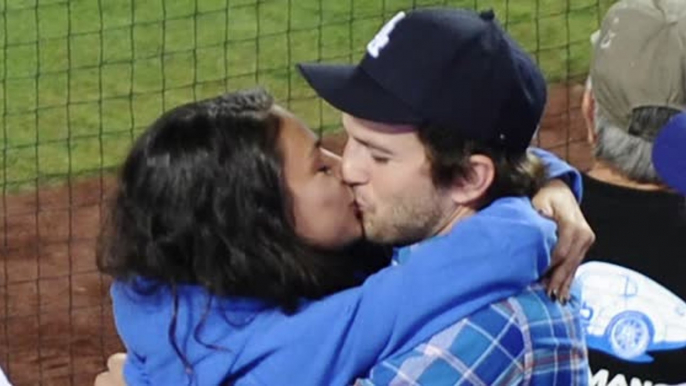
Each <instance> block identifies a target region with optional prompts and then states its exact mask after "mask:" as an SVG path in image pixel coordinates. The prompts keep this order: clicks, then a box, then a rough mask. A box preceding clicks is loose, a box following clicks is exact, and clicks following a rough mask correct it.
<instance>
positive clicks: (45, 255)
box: [0, 84, 590, 386]
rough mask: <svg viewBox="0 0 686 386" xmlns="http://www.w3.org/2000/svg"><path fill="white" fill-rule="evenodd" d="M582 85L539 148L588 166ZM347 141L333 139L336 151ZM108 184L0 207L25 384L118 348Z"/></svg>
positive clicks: (1, 344)
mask: <svg viewBox="0 0 686 386" xmlns="http://www.w3.org/2000/svg"><path fill="white" fill-rule="evenodd" d="M581 92H582V86H581V85H579V84H573V85H570V86H569V87H567V86H566V85H555V86H552V87H551V88H550V93H549V105H548V108H547V110H546V115H545V118H544V120H543V123H542V125H541V129H540V131H539V134H538V139H537V144H538V145H539V146H541V147H544V148H547V149H551V150H553V151H554V152H556V153H557V154H559V155H560V156H562V157H563V158H565V159H568V160H569V161H570V162H571V163H573V164H574V165H576V166H577V167H579V168H580V169H586V168H587V167H588V166H589V165H590V157H589V155H588V150H589V149H588V146H587V145H586V144H585V136H586V134H585V131H584V125H583V120H582V118H581V114H580V112H579V103H580V98H581ZM343 141H344V137H343V136H342V135H334V136H330V137H329V138H327V139H326V144H327V146H329V147H331V148H333V149H338V150H340V149H341V148H342V144H343ZM111 186H112V179H111V177H104V178H95V179H88V180H79V181H72V182H71V183H70V184H67V185H64V186H60V187H48V188H42V189H40V190H39V191H37V192H32V193H28V194H20V195H8V196H6V197H4V199H3V200H2V202H1V203H0V205H1V207H0V212H1V213H2V214H3V216H2V223H0V232H1V233H0V234H2V237H3V242H2V244H1V245H2V247H0V256H1V258H2V260H1V261H2V262H1V263H0V365H1V366H2V368H4V369H5V372H6V373H7V374H8V377H9V378H10V380H11V381H12V382H13V383H14V384H15V385H17V386H22V385H89V384H92V382H93V378H94V376H95V374H97V373H98V372H99V371H101V370H102V369H103V368H104V363H105V360H106V358H107V356H108V355H109V354H110V353H113V352H116V351H121V349H122V346H121V343H120V342H119V340H118V338H117V336H116V332H115V330H114V326H113V322H112V316H111V306H110V300H109V297H108V294H107V290H108V281H107V280H106V279H104V278H103V277H102V276H101V275H100V274H98V272H97V270H96V267H95V262H94V260H95V259H94V245H95V238H96V235H97V231H98V226H99V223H100V219H101V216H102V211H103V208H102V204H103V197H104V196H105V194H106V192H107V191H108V190H109V189H110V188H111Z"/></svg>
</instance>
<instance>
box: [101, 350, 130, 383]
mask: <svg viewBox="0 0 686 386" xmlns="http://www.w3.org/2000/svg"><path fill="white" fill-rule="evenodd" d="M125 361H126V354H124V353H116V354H113V355H111V356H110V357H109V358H108V359H107V371H105V372H102V373H100V374H98V376H97V377H95V384H94V386H126V382H125V381H124V362H125Z"/></svg>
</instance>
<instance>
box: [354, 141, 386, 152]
mask: <svg viewBox="0 0 686 386" xmlns="http://www.w3.org/2000/svg"><path fill="white" fill-rule="evenodd" d="M355 140H356V141H357V142H359V143H360V144H362V146H365V147H368V148H370V149H372V150H376V151H379V152H381V153H384V154H386V155H392V154H393V152H392V151H390V150H388V149H386V148H384V147H382V146H379V145H377V144H374V143H371V142H369V141H365V140H363V139H358V138H356V139H355Z"/></svg>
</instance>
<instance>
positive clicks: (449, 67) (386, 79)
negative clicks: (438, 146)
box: [298, 8, 546, 151]
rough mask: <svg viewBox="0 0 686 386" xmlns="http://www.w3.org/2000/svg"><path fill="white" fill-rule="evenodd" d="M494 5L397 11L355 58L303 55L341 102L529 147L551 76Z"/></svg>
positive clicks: (328, 96) (312, 74)
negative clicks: (339, 61)
mask: <svg viewBox="0 0 686 386" xmlns="http://www.w3.org/2000/svg"><path fill="white" fill-rule="evenodd" d="M494 19H495V15H494V13H493V12H492V11H485V12H481V13H476V12H473V11H470V10H461V9H455V8H429V9H420V10H415V11H410V12H407V13H405V12H401V13H398V14H397V15H396V16H395V17H394V18H393V19H391V20H390V21H389V22H387V23H386V25H384V26H383V28H381V30H380V31H379V33H378V34H377V35H376V37H374V39H373V40H372V41H371V42H370V43H369V44H368V46H367V52H366V54H365V55H364V57H363V58H362V60H361V61H360V63H359V64H357V65H334V64H320V63H306V64H305V63H301V64H298V69H299V70H300V72H301V73H302V75H303V76H304V77H305V79H306V80H307V81H308V83H309V84H310V85H311V86H312V88H314V89H315V91H316V92H317V93H318V94H319V96H320V97H322V98H323V99H324V100H326V101H327V102H328V103H329V104H331V105H332V106H334V107H335V108H337V109H339V110H341V111H343V112H345V113H348V114H350V115H353V116H355V117H358V118H362V119H366V120H370V121H375V122H383V123H390V124H409V125H416V126H420V125H435V126H437V127H440V128H444V129H446V130H459V131H460V134H461V135H463V136H464V137H465V138H469V139H473V140H478V141H483V142H489V143H497V144H501V145H503V146H505V147H506V148H508V149H512V150H515V151H524V150H525V149H526V147H527V146H528V145H529V143H530V142H531V139H532V137H533V135H534V133H535V131H536V129H537V128H538V124H539V121H540V119H541V115H542V114H543V109H544V107H545V103H546V85H545V79H544V77H543V75H542V74H541V71H540V70H539V69H538V67H537V66H536V64H535V63H534V62H533V60H532V59H531V58H530V57H529V56H528V55H527V54H526V53H525V52H524V51H523V50H522V49H521V48H520V47H519V46H518V45H517V44H516V43H515V42H514V41H513V40H512V39H511V38H510V37H509V36H508V35H507V34H506V33H505V32H504V31H503V30H502V28H501V27H500V26H499V25H498V24H497V23H496V21H495V20H494Z"/></svg>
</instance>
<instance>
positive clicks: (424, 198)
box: [362, 189, 444, 246]
mask: <svg viewBox="0 0 686 386" xmlns="http://www.w3.org/2000/svg"><path fill="white" fill-rule="evenodd" d="M427 190H428V189H427ZM443 217H444V213H443V208H442V205H441V202H440V198H439V197H438V194H437V193H436V191H435V190H433V189H432V190H431V191H427V192H418V191H404V192H398V194H396V195H393V196H391V197H389V198H388V199H387V200H385V201H384V202H382V203H379V204H378V205H377V206H376V208H375V209H374V210H373V211H369V212H365V213H363V215H362V224H363V227H364V232H365V237H366V238H367V239H369V240H371V241H373V242H376V243H379V244H386V245H394V246H404V245H409V244H413V243H416V242H419V241H421V240H424V239H426V238H429V237H431V236H433V235H434V234H433V233H435V229H436V228H437V227H438V224H440V223H441V220H442V218H443Z"/></svg>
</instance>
